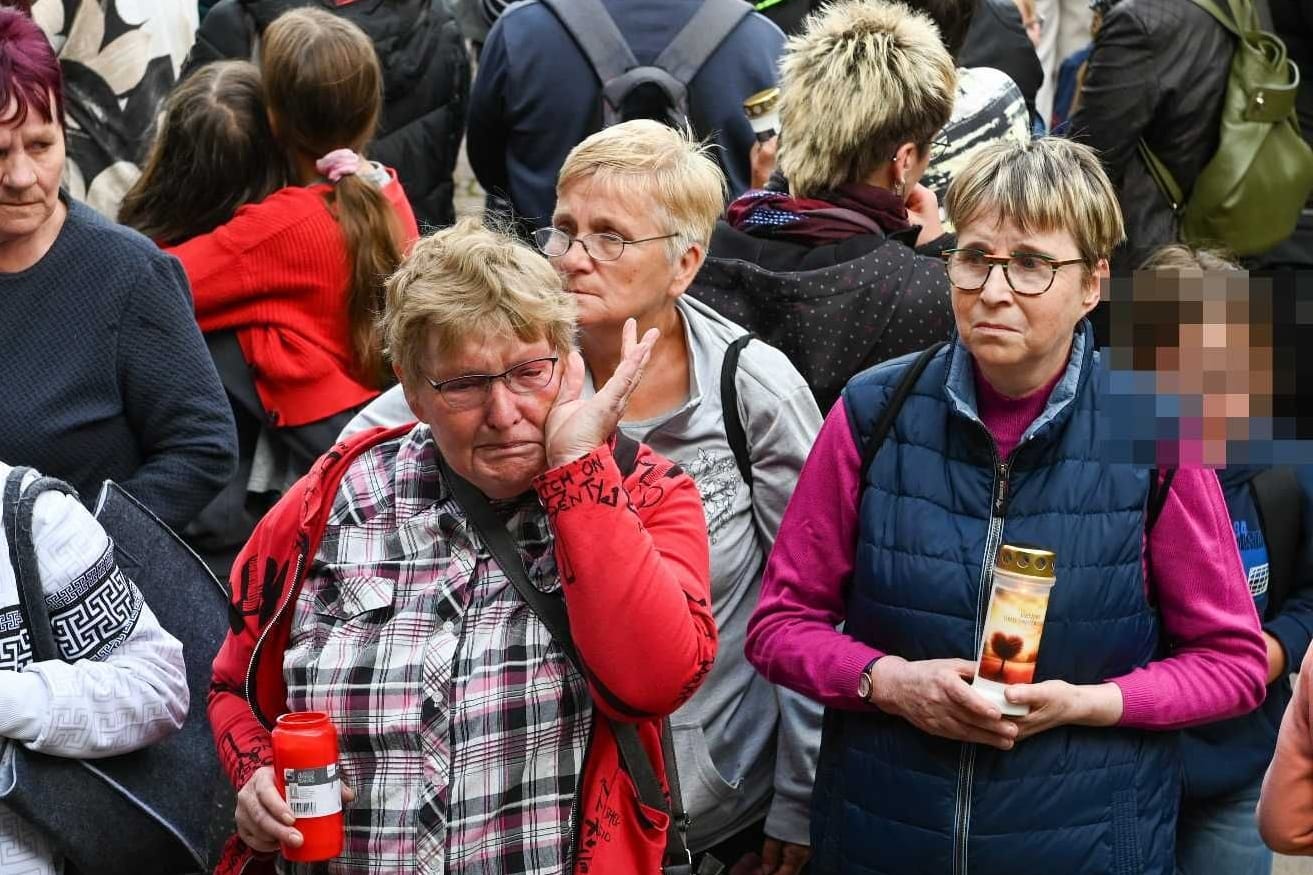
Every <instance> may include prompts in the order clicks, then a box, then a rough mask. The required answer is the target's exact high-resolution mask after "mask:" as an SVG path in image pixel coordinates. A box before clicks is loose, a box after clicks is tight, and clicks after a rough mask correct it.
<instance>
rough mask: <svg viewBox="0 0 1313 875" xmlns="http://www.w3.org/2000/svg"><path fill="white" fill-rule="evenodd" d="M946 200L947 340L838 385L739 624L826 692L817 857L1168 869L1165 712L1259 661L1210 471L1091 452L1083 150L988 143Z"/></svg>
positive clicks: (1104, 259)
mask: <svg viewBox="0 0 1313 875" xmlns="http://www.w3.org/2000/svg"><path fill="white" fill-rule="evenodd" d="M948 203H949V209H950V213H952V214H953V217H954V219H955V220H956V221H957V227H958V242H957V245H956V246H955V247H954V248H952V249H949V250H947V251H946V252H945V260H946V263H947V272H948V280H949V282H950V283H951V284H952V287H953V288H952V306H953V312H954V316H955V319H956V323H957V337H956V338H955V340H954V341H953V342H951V343H946V344H941V345H939V346H937V347H931V348H930V349H928V350H926V351H925V352H924V353H921V354H918V355H916V356H910V355H909V356H905V357H903V358H900V359H895V360H894V361H890V362H886V363H884V364H880V365H877V366H875V367H873V368H870V369H869V370H866V371H864V372H863V373H861V374H859V375H857V376H856V377H854V378H853V379H852V380H851V381H849V383H848V385H847V386H846V387H845V389H844V391H843V396H842V398H841V399H840V402H839V403H838V404H836V405H835V407H834V409H833V410H832V411H831V413H830V416H829V418H828V419H827V420H826V423H825V426H824V427H823V428H822V429H821V434H820V436H819V437H818V438H817V441H816V445H815V447H814V448H813V450H812V453H811V456H810V457H809V458H808V460H807V467H806V468H805V469H804V471H803V474H802V477H801V479H800V480H799V483H798V488H797V490H796V491H795V493H794V497H793V501H792V503H790V505H789V511H788V513H787V514H786V516H785V519H784V522H783V524H782V525H781V527H780V534H779V538H778V539H777V541H776V544H775V550H774V552H773V553H772V554H771V562H770V565H769V567H768V568H767V571H766V580H765V582H764V583H763V586H762V598H761V602H760V604H759V606H758V608H757V611H756V613H755V614H754V615H753V618H752V624H751V626H750V628H749V630H748V640H747V654H748V658H749V660H751V661H752V663H753V664H754V665H755V666H756V667H757V668H758V669H759V670H760V671H761V672H762V673H763V674H764V675H765V676H766V677H768V678H770V679H771V680H773V681H775V682H777V683H780V684H783V685H785V686H788V687H790V688H791V689H794V690H797V691H798V692H801V693H804V694H806V695H808V696H811V697H813V698H815V699H817V700H819V701H821V702H824V703H825V704H826V705H827V706H828V707H829V709H830V723H829V724H828V728H827V733H826V736H825V741H824V742H823V745H822V750H821V762H820V766H819V767H818V769H817V775H816V790H815V795H814V800H815V804H814V806H813V812H812V813H813V825H812V831H813V835H814V836H815V837H816V839H817V847H816V855H815V857H814V859H813V864H812V872H814V873H816V875H838V873H848V872H863V871H880V872H900V873H924V875H931V873H934V875H938V873H944V872H967V871H970V872H972V873H975V875H1011V873H1014V872H1016V871H1017V868H1018V865H1019V861H1024V863H1023V864H1022V865H1024V867H1025V868H1028V869H1032V870H1034V871H1036V872H1054V873H1056V872H1062V873H1070V875H1106V873H1109V872H1136V873H1142V875H1173V873H1174V872H1175V871H1176V863H1175V857H1174V853H1173V851H1174V847H1173V837H1174V835H1175V831H1176V819H1177V813H1178V808H1179V804H1180V796H1181V783H1180V750H1179V736H1180V734H1179V733H1178V732H1177V731H1176V730H1178V729H1181V728H1184V727H1189V726H1194V725H1198V724H1204V723H1209V722H1213V721H1216V720H1221V719H1224V718H1226V717H1231V716H1235V715H1239V714H1243V713H1246V712H1248V711H1251V710H1253V708H1254V707H1255V706H1256V705H1257V704H1258V703H1259V702H1260V701H1262V698H1263V688H1264V686H1265V678H1266V676H1267V657H1266V651H1265V648H1264V646H1263V638H1262V636H1261V634H1260V632H1259V626H1258V620H1257V617H1256V616H1255V613H1254V608H1253V601H1254V600H1253V598H1252V597H1251V596H1250V593H1249V586H1248V583H1247V581H1246V577H1245V573H1244V571H1243V568H1242V566H1241V564H1240V556H1239V554H1238V553H1237V550H1236V540H1235V535H1234V533H1233V532H1232V529H1231V520H1230V517H1229V515H1228V513H1227V506H1226V502H1225V501H1224V499H1223V496H1222V491H1221V488H1220V487H1219V485H1218V480H1217V476H1216V475H1215V474H1214V473H1213V472H1212V471H1211V470H1208V469H1201V468H1195V469H1186V468H1182V469H1181V470H1179V471H1174V472H1165V471H1163V472H1155V471H1153V470H1146V469H1145V468H1142V467H1135V466H1132V465H1130V464H1124V463H1121V462H1119V461H1118V460H1115V459H1111V458H1110V457H1109V453H1108V450H1107V441H1106V439H1107V437H1108V436H1109V432H1108V429H1107V426H1108V419H1107V418H1108V417H1109V416H1115V411H1114V410H1112V409H1111V408H1112V399H1111V397H1110V395H1109V393H1108V389H1107V386H1106V382H1107V372H1106V363H1105V362H1104V361H1103V359H1102V358H1101V356H1100V354H1099V353H1098V351H1097V350H1096V344H1095V338H1094V335H1093V331H1092V329H1091V328H1090V325H1089V322H1088V321H1087V320H1086V319H1085V316H1086V314H1088V313H1089V312H1090V310H1091V309H1093V307H1094V305H1095V304H1096V303H1097V302H1098V301H1099V297H1100V283H1101V282H1102V281H1103V280H1104V279H1106V278H1107V276H1108V259H1109V257H1110V256H1111V255H1112V251H1113V248H1114V247H1115V245H1116V244H1117V242H1118V241H1119V240H1120V239H1121V218H1120V214H1119V211H1118V209H1117V201H1116V197H1115V195H1114V193H1113V189H1112V187H1111V185H1109V183H1108V180H1107V178H1106V177H1105V176H1104V175H1103V171H1102V170H1101V169H1100V168H1099V165H1098V160H1097V158H1096V156H1095V155H1094V153H1093V152H1092V151H1091V150H1090V149H1088V148H1087V147H1085V146H1081V145H1078V144H1074V143H1071V142H1069V141H1065V140H1054V139H1044V140H1037V141H1034V142H1032V143H1030V144H1025V145H1017V144H1008V145H1001V146H998V147H995V148H993V149H991V150H989V151H988V152H986V153H985V154H984V155H982V156H981V157H980V158H979V159H978V160H977V161H976V162H974V163H973V164H972V165H970V166H969V167H968V169H967V170H966V172H964V173H963V174H962V175H960V176H959V177H958V178H957V179H956V180H954V182H953V184H952V187H951V188H950V189H949V194H948ZM1113 424H1114V426H1115V420H1114V422H1113ZM880 429H884V430H883V431H880ZM1005 544H1010V545H1014V546H1026V547H1030V548H1037V549H1041V550H1044V551H1047V552H1048V553H1050V554H1051V557H1050V558H1051V560H1052V562H1053V567H1054V569H1055V570H1056V578H1057V579H1056V582H1055V583H1053V585H1052V590H1051V595H1050V596H1049V598H1048V600H1047V607H1046V612H1045V609H1039V607H1038V605H1037V604H1034V603H1032V604H1029V605H1020V606H1017V607H1016V608H1015V610H1010V609H1009V608H1007V607H1005V604H1006V603H1005V602H1001V601H998V600H996V599H995V600H992V601H991V579H992V577H993V575H994V570H995V566H996V562H998V561H1000V556H1001V555H1006V554H1008V553H1012V552H1013V551H1004V550H1002V546H1003V545H1005ZM821 557H823V561H822V560H821ZM838 557H842V558H838ZM991 603H992V604H993V607H992V608H991V607H989V605H990V604H991ZM987 611H988V613H987ZM987 617H988V622H989V623H998V622H1002V623H1005V624H1011V625H1005V626H1003V627H1002V628H1003V631H1001V632H999V633H997V634H994V635H990V636H988V637H986V636H985V635H984V634H983V631H982V630H983V629H984V628H985V624H986V622H987ZM1033 622H1039V623H1042V624H1043V634H1042V637H1039V638H1034V639H1032V643H1031V644H1029V645H1027V643H1026V641H1025V639H1024V638H1022V637H1020V636H1011V635H1009V634H1007V633H1011V632H1015V631H1017V630H1018V629H1020V628H1022V627H1024V625H1025V624H1026V623H1033ZM840 629H842V631H840ZM1000 638H1002V640H1003V642H1004V644H1003V648H1006V650H1005V649H1002V648H1000V649H998V650H997V651H996V652H992V651H991V648H994V647H998V646H999V645H996V644H995V643H994V642H995V641H997V640H998V639H1000ZM1014 641H1015V646H1013V642H1014ZM1005 653H1006V655H1004V654H1005ZM991 660H992V663H991ZM1008 660H1011V662H1010V663H1009V662H1008ZM990 664H992V665H994V666H996V668H995V669H994V670H993V672H992V673H991V672H990V671H989V670H988V669H987V666H989V665H990ZM1005 668H1006V669H1007V671H1006V672H1005V671H1004V669H1005ZM973 678H975V679H976V681H977V683H976V684H973V683H972V679H973ZM986 679H988V680H989V681H992V682H993V683H994V686H993V687H992V689H993V690H994V693H993V695H992V696H989V697H987V696H986V695H985V694H984V693H982V692H981V691H980V689H979V686H980V681H982V680H986Z"/></svg>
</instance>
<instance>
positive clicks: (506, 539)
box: [439, 436, 691, 868]
mask: <svg viewBox="0 0 1313 875" xmlns="http://www.w3.org/2000/svg"><path fill="white" fill-rule="evenodd" d="M619 437H620V436H618V440H617V442H619ZM624 439H625V440H629V439H628V438H624ZM630 442H631V443H633V444H634V446H635V448H637V442H635V441H630ZM636 452H637V450H636V449H635V454H636ZM439 464H440V466H441V469H442V477H443V479H444V480H445V481H446V483H447V484H448V485H449V486H450V487H451V491H452V495H453V496H455V498H456V502H457V503H458V504H459V505H460V506H461V509H462V510H464V511H465V513H466V515H467V516H468V518H469V522H470V525H472V526H473V527H474V529H475V531H477V532H478V533H479V537H480V539H481V540H482V541H483V545H484V546H485V547H486V548H487V549H488V553H489V554H491V556H492V558H493V559H494V560H495V561H496V562H497V566H498V567H499V568H501V570H502V571H503V572H504V573H505V575H506V577H507V578H508V579H509V580H510V582H511V585H512V586H514V587H515V591H516V592H517V593H519V595H520V598H522V599H524V602H525V604H527V605H528V606H529V609H530V610H531V611H533V612H534V614H536V615H537V616H538V619H539V620H541V621H542V624H543V625H544V626H546V627H547V631H548V632H549V633H551V636H552V638H553V639H554V640H555V641H556V643H557V645H558V646H559V647H560V648H561V650H563V651H564V652H565V655H566V657H567V658H568V659H569V660H570V662H571V663H572V664H573V665H574V667H575V668H576V669H577V670H578V671H579V673H580V674H583V675H585V676H587V670H586V668H585V667H584V664H583V660H582V659H580V657H579V651H578V649H577V648H576V647H575V646H574V636H573V635H571V634H570V616H569V614H568V613H566V610H565V600H564V599H563V598H562V597H561V596H559V595H549V594H548V593H545V592H543V591H542V590H540V589H539V588H538V587H536V586H534V585H533V582H532V581H531V580H529V572H528V571H527V570H526V569H525V567H524V558H523V557H522V556H521V555H520V551H519V549H517V548H516V546H515V542H514V541H513V540H511V533H510V532H509V531H508V530H507V528H506V525H505V523H503V522H502V521H501V520H500V519H498V517H497V514H496V512H495V511H494V510H493V509H492V505H490V504H488V500H487V499H486V498H484V497H483V494H482V493H481V492H479V490H478V489H476V488H475V487H474V486H473V485H471V484H470V483H468V482H467V481H465V480H464V479H463V478H462V477H460V476H459V475H458V474H456V472H454V471H452V470H451V467H450V466H448V465H447V463H446V462H445V461H442V460H439ZM665 722H669V721H663V723H665ZM608 723H610V725H611V731H612V732H614V733H615V738H616V744H617V746H618V747H619V749H620V758H621V760H622V761H623V762H624V765H625V771H627V772H628V773H629V777H630V778H631V779H632V780H633V782H634V789H635V790H636V791H637V792H638V798H639V801H641V802H642V803H643V804H644V805H646V806H648V807H649V808H651V809H653V810H654V811H662V812H670V806H669V804H667V801H666V794H665V793H664V792H663V791H662V789H661V782H660V781H659V780H658V779H657V776H656V770H655V769H654V768H653V767H652V762H651V760H649V759H648V756H647V753H646V751H644V749H643V744H642V742H641V741H640V739H639V737H638V727H637V726H636V725H635V724H633V723H621V722H619V721H616V720H608ZM664 731H665V730H664V729H663V732H664ZM665 747H666V746H665V744H664V743H663V744H662V748H663V751H664V756H665V762H666V771H667V775H668V777H667V780H668V781H669V782H670V786H671V787H672V788H674V787H676V786H677V785H678V781H679V779H678V776H677V775H675V773H674V768H675V761H674V753H673V751H669V750H665ZM672 794H673V789H672ZM680 807H681V808H682V803H681V806H680ZM672 814H673V813H672ZM686 829H687V824H685V823H683V822H682V821H681V820H680V819H677V818H675V817H673V816H672V818H671V827H670V829H668V830H666V856H667V860H673V861H675V862H676V864H677V865H678V864H681V863H687V862H688V860H689V859H691V858H690V855H689V851H688V845H687V843H686V839H685V835H684V833H685V831H686ZM690 868H691V866H690Z"/></svg>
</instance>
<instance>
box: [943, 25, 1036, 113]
mask: <svg viewBox="0 0 1313 875" xmlns="http://www.w3.org/2000/svg"><path fill="white" fill-rule="evenodd" d="M954 57H956V58H957V62H958V64H959V65H961V66H963V67H993V68H994V69H995V70H1002V71H1003V72H1004V73H1007V74H1008V77H1009V78H1010V79H1011V80H1012V81H1013V82H1015V83H1017V87H1018V88H1020V89H1021V96H1022V97H1024V98H1025V99H1026V110H1027V111H1028V112H1029V113H1030V116H1031V118H1032V119H1035V118H1039V113H1038V112H1037V111H1036V109H1035V95H1037V94H1038V93H1039V88H1040V86H1041V85H1043V84H1044V68H1043V67H1041V66H1040V63H1039V55H1037V54H1035V46H1034V45H1033V44H1032V43H1031V41H1030V37H1028V36H1027V35H1026V25H1025V23H1024V22H1023V21H1022V20H1021V12H1020V11H1019V10H1018V9H1017V5H1016V4H1015V3H1013V2H1012V0H980V5H979V6H978V7H977V9H976V14H975V15H974V16H972V18H971V27H970V28H969V29H968V30H967V33H966V38H965V40H964V41H963V43H962V48H961V50H960V51H958V52H956V53H955V54H954Z"/></svg>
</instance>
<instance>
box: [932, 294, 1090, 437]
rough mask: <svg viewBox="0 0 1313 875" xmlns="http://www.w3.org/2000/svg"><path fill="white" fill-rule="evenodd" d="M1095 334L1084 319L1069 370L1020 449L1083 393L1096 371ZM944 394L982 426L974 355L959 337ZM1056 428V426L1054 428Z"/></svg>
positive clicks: (957, 410)
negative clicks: (1088, 376)
mask: <svg viewBox="0 0 1313 875" xmlns="http://www.w3.org/2000/svg"><path fill="white" fill-rule="evenodd" d="M1093 337H1094V335H1093V330H1092V328H1091V327H1090V323H1089V320H1087V319H1082V320H1081V321H1080V323H1079V324H1077V326H1076V330H1075V332H1074V333H1073V335H1072V342H1071V353H1070V355H1069V356H1068V357H1067V369H1066V370H1065V371H1064V372H1063V374H1062V377H1061V378H1060V379H1059V380H1058V382H1057V385H1055V386H1054V387H1053V391H1052V392H1051V393H1050V394H1049V400H1048V403H1046V404H1045V405H1044V409H1043V410H1042V411H1041V412H1040V415H1039V416H1037V417H1036V418H1035V421H1034V422H1032V423H1031V424H1030V426H1029V427H1028V428H1027V429H1026V431H1025V433H1024V434H1022V436H1021V440H1020V441H1018V442H1017V446H1018V447H1020V446H1021V445H1022V444H1024V443H1026V442H1027V441H1029V440H1031V439H1032V438H1034V437H1036V436H1037V435H1038V434H1039V433H1040V431H1041V430H1043V429H1046V428H1047V427H1049V426H1050V425H1051V424H1053V423H1056V422H1057V421H1058V420H1059V418H1060V417H1064V416H1065V415H1066V413H1067V411H1068V410H1069V409H1070V407H1071V402H1072V401H1073V400H1075V398H1076V395H1077V393H1078V392H1079V391H1080V388H1081V383H1082V381H1083V380H1084V379H1085V378H1086V377H1087V375H1088V374H1089V372H1090V371H1092V370H1093V368H1094V366H1095V364H1096V363H1097V361H1098V357H1097V354H1096V352H1095V350H1094V343H1093ZM944 390H945V392H946V393H947V395H948V400H949V404H950V406H951V407H952V410H953V412H954V413H956V414H957V415H958V416H962V417H965V418H966V419H970V420H973V421H975V422H977V423H980V425H981V427H982V428H983V427H984V423H983V422H981V420H980V414H979V405H978V399H977V398H976V381H975V361H974V359H972V357H971V353H970V351H969V350H967V348H966V346H965V345H964V344H963V343H962V338H961V337H960V336H959V337H957V338H956V339H955V340H954V342H953V346H952V349H951V350H950V352H949V364H948V376H947V377H946V378H945V380H944ZM1054 427H1056V426H1054Z"/></svg>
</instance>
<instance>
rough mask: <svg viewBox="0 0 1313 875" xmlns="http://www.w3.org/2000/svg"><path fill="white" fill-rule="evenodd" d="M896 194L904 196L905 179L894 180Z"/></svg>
mask: <svg viewBox="0 0 1313 875" xmlns="http://www.w3.org/2000/svg"><path fill="white" fill-rule="evenodd" d="M894 194H896V195H898V196H899V197H902V196H903V181H902V180H901V179H899V180H897V181H895V182H894Z"/></svg>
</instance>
